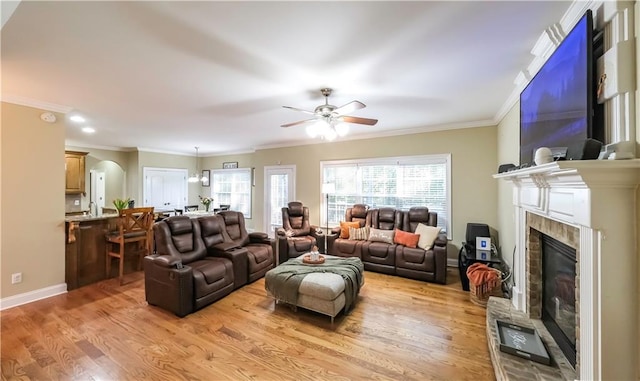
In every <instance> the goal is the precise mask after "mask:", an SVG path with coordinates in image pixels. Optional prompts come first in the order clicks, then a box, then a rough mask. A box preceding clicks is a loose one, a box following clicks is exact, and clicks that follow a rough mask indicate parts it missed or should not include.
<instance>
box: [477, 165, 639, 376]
mask: <svg viewBox="0 0 640 381" xmlns="http://www.w3.org/2000/svg"><path fill="white" fill-rule="evenodd" d="M494 177H495V178H499V179H503V180H507V181H509V182H511V183H512V184H513V205H514V217H515V218H514V222H515V224H514V227H515V228H514V233H515V245H516V250H515V253H514V261H513V263H512V268H513V279H514V287H513V289H512V299H511V300H510V301H509V305H510V309H509V310H501V311H498V314H494V313H492V316H496V318H499V319H501V320H504V319H507V318H514V317H515V316H516V315H517V318H518V319H520V318H521V317H522V318H523V319H528V321H529V322H530V323H529V324H530V325H533V326H534V327H536V329H538V330H539V331H544V332H543V333H542V334H543V336H544V337H543V340H549V341H550V342H552V343H553V347H554V348H552V349H551V352H553V351H555V353H550V354H551V355H552V358H554V362H556V363H557V362H560V363H562V362H563V361H564V362H565V364H566V366H567V368H571V367H573V369H572V370H571V371H569V372H565V369H566V368H563V365H560V366H559V371H560V372H562V373H563V376H564V377H562V378H564V379H568V380H571V379H581V380H582V379H590V380H591V379H620V380H631V379H633V380H635V379H638V373H639V371H638V367H637V366H636V364H637V363H638V359H639V355H638V353H639V350H638V349H639V348H638V347H639V345H638V335H639V333H640V332H639V318H638V316H639V314H638V310H639V300H638V298H637V290H638V248H637V242H638V241H637V237H638V235H637V234H638V232H637V226H638V225H637V224H638V216H637V214H636V212H637V210H638V208H637V203H638V199H639V195H640V191H637V186H638V184H639V183H640V160H637V159H636V160H627V161H622V160H616V161H612V160H587V161H573V162H571V161H565V162H553V163H548V164H544V165H540V166H536V167H532V168H526V169H521V170H517V171H512V172H507V173H502V174H498V175H494ZM544 236H549V237H551V239H552V240H555V241H559V242H560V243H561V244H560V245H556V246H560V247H562V248H563V249H566V248H565V247H564V246H568V247H569V248H570V250H568V251H569V252H572V253H573V252H574V251H575V259H573V258H572V256H571V254H569V253H564V254H561V255H562V257H561V261H562V262H563V263H562V264H554V265H552V266H555V267H557V269H555V270H552V271H556V273H557V274H556V275H555V276H550V278H553V281H552V283H551V284H549V282H545V281H544V280H543V275H542V274H543V271H546V270H545V269H544V266H545V265H547V264H548V262H549V260H548V259H547V258H545V256H546V255H547V253H546V251H547V250H546V248H545V246H546V245H547V242H546V241H548V239H547V238H544ZM549 241H551V240H549ZM552 250H553V248H552ZM543 251H544V252H545V254H543ZM560 251H562V249H561V250H560ZM566 256H568V258H565V257H566ZM572 262H574V263H575V266H574V270H573V271H572V270H571V269H570V267H571V266H570V265H569V264H570V263H572ZM545 275H546V274H545ZM572 279H573V282H572ZM543 284H544V286H543ZM572 284H573V296H574V298H573V299H572V298H571V286H572ZM545 300H546V301H545ZM490 304H491V300H490ZM543 305H545V306H546V310H547V311H546V312H543ZM547 315H548V316H551V317H555V318H556V319H555V324H556V325H557V327H556V328H553V327H551V328H547V324H545V323H544V320H547V319H546V317H548V316H547ZM487 316H488V317H489V316H490V311H489V309H487ZM572 321H573V323H574V325H573V326H572V324H571V322H572ZM522 323H523V325H525V324H524V323H525V321H524V320H523V321H522ZM551 325H553V324H551ZM490 329H491V327H490V326H489V324H488V329H487V334H488V335H491V334H492V332H490ZM554 329H555V330H556V331H558V332H556V333H557V335H556V337H552V336H551V335H549V333H552V331H554ZM572 333H573V334H572ZM563 336H564V339H563ZM491 340H493V339H491ZM563 340H565V341H566V342H568V345H567V347H573V348H575V355H573V354H572V352H573V351H572V349H571V348H569V349H568V350H566V351H565V350H563V351H561V350H560V349H557V351H556V349H555V348H557V347H558V346H562V345H564V344H563V343H562V341H563ZM556 344H557V345H556ZM491 354H492V360H493V361H494V369H496V378H498V379H499V380H504V379H507V380H508V379H512V378H510V377H509V372H510V371H511V370H513V369H522V370H523V371H527V372H529V374H530V375H531V377H530V379H544V378H545V375H544V374H545V372H547V371H548V370H550V369H552V368H551V367H546V366H545V367H546V368H543V367H538V366H537V365H536V364H525V365H523V364H521V363H518V364H513V363H509V362H511V360H513V356H511V358H508V359H507V361H508V363H507V366H502V368H501V369H499V368H500V365H499V361H495V359H496V358H498V360H501V359H500V357H501V356H502V354H501V353H500V351H499V350H497V351H492V352H491ZM503 359H504V358H503ZM558 359H560V360H558ZM529 363H531V362H530V361H529ZM496 364H498V365H496ZM555 369H558V366H556V367H555ZM571 372H574V376H571ZM535 375H540V376H535ZM562 378H561V379H562Z"/></svg>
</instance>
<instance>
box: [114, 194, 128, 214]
mask: <svg viewBox="0 0 640 381" xmlns="http://www.w3.org/2000/svg"><path fill="white" fill-rule="evenodd" d="M129 201H131V200H130V199H128V198H126V199H121V198H116V199H115V200H113V206H115V207H116V209H117V210H118V214H120V211H121V210H122V209H127V208H128V207H129Z"/></svg>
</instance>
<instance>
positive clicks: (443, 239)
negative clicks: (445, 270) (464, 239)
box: [433, 233, 449, 247]
mask: <svg viewBox="0 0 640 381" xmlns="http://www.w3.org/2000/svg"><path fill="white" fill-rule="evenodd" d="M448 242H449V240H448V239H447V234H446V233H440V234H438V236H437V237H436V240H435V241H434V242H433V244H434V245H435V246H445V247H446V246H447V243H448Z"/></svg>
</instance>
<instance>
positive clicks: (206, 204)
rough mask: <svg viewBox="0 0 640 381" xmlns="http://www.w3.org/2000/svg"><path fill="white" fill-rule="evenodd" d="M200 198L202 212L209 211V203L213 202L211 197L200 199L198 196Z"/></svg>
mask: <svg viewBox="0 0 640 381" xmlns="http://www.w3.org/2000/svg"><path fill="white" fill-rule="evenodd" d="M198 197H200V202H201V203H202V205H204V210H205V211H207V212H208V211H209V207H210V206H211V203H212V202H213V198H211V197H202V196H198Z"/></svg>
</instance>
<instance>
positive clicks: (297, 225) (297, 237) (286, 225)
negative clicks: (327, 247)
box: [276, 201, 325, 263]
mask: <svg viewBox="0 0 640 381" xmlns="http://www.w3.org/2000/svg"><path fill="white" fill-rule="evenodd" d="M316 229H317V228H316V227H315V226H312V225H311V223H310V222H309V208H308V207H306V206H304V205H302V203H301V202H300V201H291V202H290V203H289V204H288V206H286V207H284V208H282V227H281V228H279V229H278V230H277V231H276V234H277V238H278V255H279V258H278V259H279V262H278V263H283V262H286V261H288V260H289V258H295V257H298V256H300V255H301V254H304V253H308V252H309V251H311V249H312V248H313V247H314V246H318V251H320V252H322V253H324V252H325V251H324V238H323V237H321V236H320V235H318V233H317V232H316ZM321 238H322V239H321Z"/></svg>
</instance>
